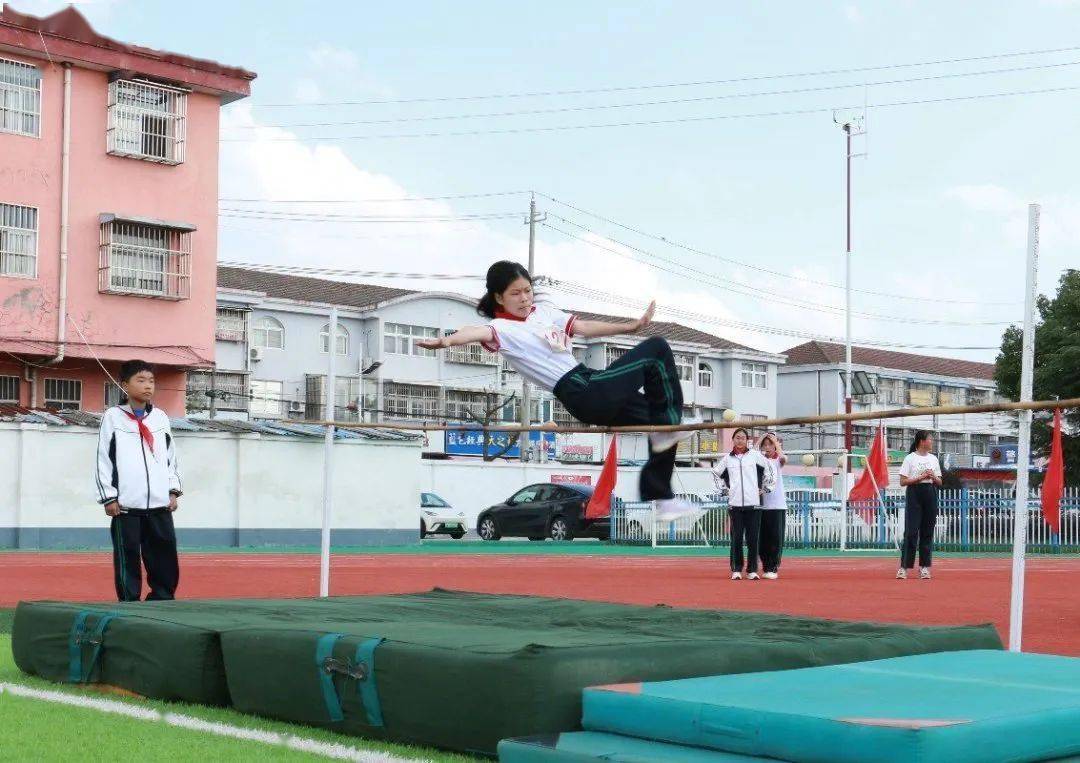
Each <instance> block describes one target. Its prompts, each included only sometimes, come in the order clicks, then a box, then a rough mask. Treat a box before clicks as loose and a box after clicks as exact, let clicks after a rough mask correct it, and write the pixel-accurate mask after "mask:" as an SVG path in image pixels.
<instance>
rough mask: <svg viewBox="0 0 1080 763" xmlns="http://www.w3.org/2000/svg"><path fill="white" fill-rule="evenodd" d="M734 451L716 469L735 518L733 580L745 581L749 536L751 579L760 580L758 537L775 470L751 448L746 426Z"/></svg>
mask: <svg viewBox="0 0 1080 763" xmlns="http://www.w3.org/2000/svg"><path fill="white" fill-rule="evenodd" d="M731 442H732V446H733V447H732V449H731V452H730V453H728V454H727V455H726V456H724V457H723V458H722V459H720V463H719V464H717V465H716V468H715V469H713V479H714V480H715V481H716V487H717V488H718V489H719V490H721V491H724V490H726V491H727V493H728V516H729V517H730V519H731V579H732V580H742V575H743V536H745V537H746V546H747V549H746V550H747V558H746V578H747V580H758V572H757V569H758V534H759V532H760V529H761V498H762V496H763V495H764V494H766V493H768V492H769V491H770V490H772V488H773V470H772V469H771V468H770V467H769V464H768V463H766V461H765V457H764V456H762V455H761V453H759V452H758V451H756V450H754V449H752V448H751V447H750V433H749V432H747V431H746V430H745V429H743V428H742V427H740V428H738V429H736V430H735V432H734V433H733V434H732V437H731Z"/></svg>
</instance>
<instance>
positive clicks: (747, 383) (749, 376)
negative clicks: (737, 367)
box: [741, 363, 769, 389]
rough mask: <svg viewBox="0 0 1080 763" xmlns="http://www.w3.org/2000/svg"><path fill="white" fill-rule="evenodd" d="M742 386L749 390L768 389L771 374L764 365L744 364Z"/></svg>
mask: <svg viewBox="0 0 1080 763" xmlns="http://www.w3.org/2000/svg"><path fill="white" fill-rule="evenodd" d="M741 371H742V373H741V376H742V386H744V387H747V388H749V389H766V388H767V387H768V386H769V372H768V369H767V368H766V366H765V364H764V363H743V364H742V369H741Z"/></svg>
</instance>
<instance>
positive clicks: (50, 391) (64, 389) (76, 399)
mask: <svg viewBox="0 0 1080 763" xmlns="http://www.w3.org/2000/svg"><path fill="white" fill-rule="evenodd" d="M45 407H46V408H48V409H49V410H53V411H77V410H79V408H81V407H82V382H81V381H79V380H78V379H46V380H45Z"/></svg>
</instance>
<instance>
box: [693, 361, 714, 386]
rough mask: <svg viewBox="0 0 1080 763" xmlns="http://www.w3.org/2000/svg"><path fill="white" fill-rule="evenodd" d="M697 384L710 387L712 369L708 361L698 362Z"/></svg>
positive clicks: (711, 383)
mask: <svg viewBox="0 0 1080 763" xmlns="http://www.w3.org/2000/svg"><path fill="white" fill-rule="evenodd" d="M697 370H698V386H699V387H708V388H711V387H712V385H713V370H712V366H710V365H709V364H708V363H698V369H697Z"/></svg>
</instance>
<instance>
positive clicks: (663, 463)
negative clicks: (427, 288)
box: [418, 260, 693, 515]
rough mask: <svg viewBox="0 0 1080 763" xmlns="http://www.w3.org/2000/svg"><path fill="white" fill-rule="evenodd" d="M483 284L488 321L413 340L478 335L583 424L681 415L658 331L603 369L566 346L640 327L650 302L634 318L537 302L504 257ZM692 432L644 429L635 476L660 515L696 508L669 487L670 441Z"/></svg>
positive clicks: (669, 419)
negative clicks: (595, 317)
mask: <svg viewBox="0 0 1080 763" xmlns="http://www.w3.org/2000/svg"><path fill="white" fill-rule="evenodd" d="M486 286H487V290H486V292H485V294H484V296H483V297H481V298H480V302H479V304H478V305H477V312H478V313H480V315H482V316H483V317H484V318H486V319H487V323H486V325H483V326H469V327H466V328H462V329H459V330H458V331H457V332H455V333H453V334H450V335H449V336H444V337H440V338H438V339H430V340H423V341H421V342H418V344H419V345H420V346H421V347H425V348H427V349H431V350H437V349H442V348H446V347H457V346H461V345H465V344H470V343H474V342H476V343H479V344H480V345H481V346H483V347H484V349H486V350H488V351H489V352H498V353H499V354H500V355H502V356H503V357H504V358H505V359H506V361H507V363H509V364H510V367H511V368H513V369H514V370H515V371H517V372H518V373H519V374H521V376H522V377H523V378H524V379H525V381H526V382H531V383H532V384H535V385H537V386H538V387H542V388H544V389H547V390H550V391H551V392H552V393H553V394H554V395H555V397H556V398H558V400H559V401H560V402H561V403H562V404H563V405H565V406H566V409H567V410H568V411H569V412H570V414H571V415H572V416H574V418H576V419H578V420H579V421H582V422H584V423H586V424H594V425H599V426H634V425H637V424H679V423H680V422H681V421H682V406H683V400H682V387H681V386H680V383H679V372H678V369H677V368H676V366H675V358H674V356H673V355H672V354H671V348H670V347H669V346H668V343H667V341H666V340H664V339H663V338H662V337H656V336H654V337H649V338H648V339H645V340H644V341H642V342H641V343H640V344H638V345H637V346H636V347H633V348H632V349H630V350H629V351H628V352H627V353H626V354H625V355H623V356H622V357H621V358H619V359H618V360H616V361H615V362H614V363H612V364H611V365H610V366H609V367H608V368H607V369H605V370H597V369H593V368H588V367H586V366H584V365H582V364H580V363H578V362H577V360H575V359H574V355H573V353H572V352H571V340H572V338H573V337H599V336H614V335H617V334H633V333H636V332H639V331H641V330H642V329H644V328H645V327H646V326H648V325H649V323H650V322H651V321H652V317H653V313H654V312H655V310H656V303H655V302H654V303H652V304H650V305H649V308H648V309H647V310H646V311H645V314H644V315H642V316H641V318H639V319H638V320H636V321H631V322H627V323H607V322H604V321H588V320H580V319H578V317H577V316H575V315H569V314H567V313H564V312H563V311H561V310H559V309H558V308H556V307H553V306H552V305H550V304H548V303H546V302H544V303H537V302H536V301H535V295H534V293H533V284H532V276H531V275H529V271H528V270H526V269H525V268H524V267H522V266H521V265H519V264H518V263H516V262H509V261H505V260H504V261H501V262H496V263H495V264H494V265H492V266H491V267H490V268H488V271H487V278H486ZM641 390H644V391H643V392H642V391H641ZM687 423H690V422H687ZM691 435H693V432H692V431H681V432H654V433H652V434H650V435H649V451H650V452H649V460H648V461H647V462H646V464H645V466H644V468H642V470H641V479H640V483H639V484H640V489H641V499H642V500H643V501H654V500H655V501H656V502H657V512H658V514H660V515H677V514H680V513H690V512H692V511H693V507H692V506H691V505H690V504H689V503H688V502H687V501H682V500H679V499H676V498H674V494H673V493H672V490H671V474H672V472H673V471H674V469H675V452H676V447H675V446H676V445H678V444H679V442H681V441H682V440H685V439H688V438H689V437H690V436H691Z"/></svg>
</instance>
